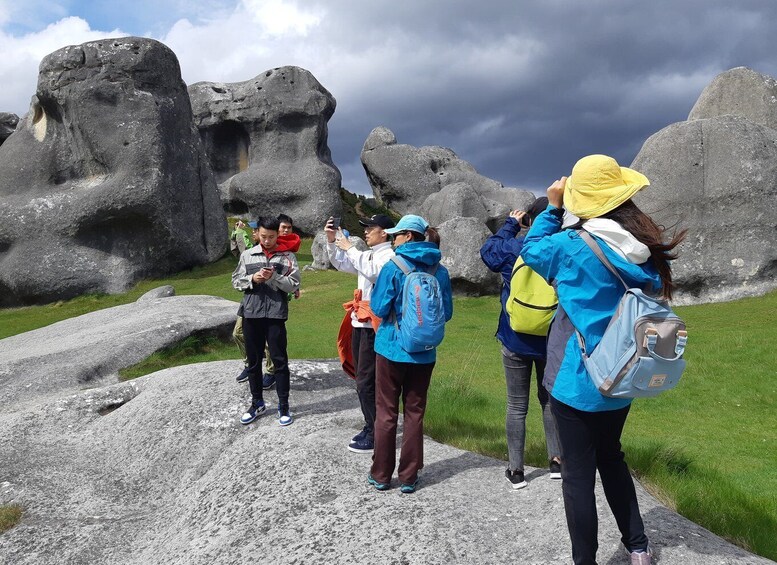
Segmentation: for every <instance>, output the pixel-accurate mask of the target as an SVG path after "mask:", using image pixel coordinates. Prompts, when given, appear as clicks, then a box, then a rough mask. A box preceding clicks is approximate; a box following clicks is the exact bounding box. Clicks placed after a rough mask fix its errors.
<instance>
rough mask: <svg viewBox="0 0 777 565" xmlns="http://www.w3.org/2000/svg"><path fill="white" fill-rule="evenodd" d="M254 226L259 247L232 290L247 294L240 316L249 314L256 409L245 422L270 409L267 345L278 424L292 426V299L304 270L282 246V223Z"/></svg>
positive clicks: (248, 255)
mask: <svg viewBox="0 0 777 565" xmlns="http://www.w3.org/2000/svg"><path fill="white" fill-rule="evenodd" d="M249 225H251V227H252V228H254V231H255V232H258V233H257V234H256V235H257V238H258V240H259V245H255V246H254V247H252V248H251V249H247V250H246V251H244V252H243V253H242V254H241V255H240V261H239V262H238V265H237V268H236V269H235V272H234V273H232V286H233V287H234V288H235V289H237V290H241V291H243V292H244V295H243V300H242V302H241V303H240V311H239V312H238V314H240V315H242V316H243V333H244V335H245V340H246V353H247V354H248V384H249V386H250V388H251V406H250V407H249V408H248V410H247V411H246V413H245V414H243V416H242V417H241V418H240V422H241V423H242V424H250V423H251V422H253V421H254V420H256V419H257V418H258V417H259V416H260V415H261V414H262V413H263V412H264V411H265V410H266V406H265V403H264V398H263V394H262V361H263V357H264V345H265V343H266V344H267V348H268V349H269V351H270V358H271V359H272V362H273V364H274V365H275V378H276V385H275V388H276V392H277V393H278V423H280V425H282V426H288V425H289V424H291V423H292V422H293V419H292V416H291V412H290V411H289V358H288V354H287V352H286V320H287V319H288V317H289V304H288V300H287V296H288V294H289V293H293V292H295V291H297V290H299V283H300V273H299V266H298V265H297V258H296V257H295V256H294V254H293V253H291V252H288V251H282V250H280V249H279V248H278V228H279V222H278V220H277V219H275V218H262V219H260V220H259V221H258V222H251V224H249Z"/></svg>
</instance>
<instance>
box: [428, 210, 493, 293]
mask: <svg viewBox="0 0 777 565" xmlns="http://www.w3.org/2000/svg"><path fill="white" fill-rule="evenodd" d="M437 229H438V230H439V232H440V251H441V252H442V261H441V262H442V264H443V265H445V268H447V269H448V272H449V274H450V276H451V285H452V286H453V291H454V293H456V294H467V295H472V296H479V295H481V294H494V293H497V292H499V289H500V288H501V284H502V279H501V278H500V275H499V274H498V273H492V272H491V271H489V270H488V269H487V268H486V266H485V265H483V261H482V260H481V259H480V248H481V246H482V245H483V243H484V242H485V241H486V238H487V237H488V236H489V235H491V232H490V231H489V230H488V228H486V226H485V225H484V224H483V222H481V221H480V220H479V219H477V218H452V219H450V220H448V221H446V222H444V223H442V224H440V225H439V226H438V228H437Z"/></svg>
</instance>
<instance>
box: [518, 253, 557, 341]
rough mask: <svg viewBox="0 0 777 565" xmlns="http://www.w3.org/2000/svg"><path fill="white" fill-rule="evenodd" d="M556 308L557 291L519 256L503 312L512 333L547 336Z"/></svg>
mask: <svg viewBox="0 0 777 565" xmlns="http://www.w3.org/2000/svg"><path fill="white" fill-rule="evenodd" d="M556 308H558V297H557V296H556V291H555V290H554V289H553V287H552V286H550V285H549V284H548V283H546V282H545V279H543V278H542V277H541V276H540V275H538V274H537V273H535V272H534V271H533V270H532V268H531V267H529V266H528V265H526V264H525V263H524V262H523V257H521V256H518V259H516V261H515V265H514V266H513V274H512V276H511V277H510V296H508V298H507V304H506V305H505V310H506V311H507V316H508V318H509V319H510V327H511V328H512V329H513V331H516V332H519V333H522V334H530V335H548V327H549V326H550V320H551V319H552V318H553V314H555V312H556Z"/></svg>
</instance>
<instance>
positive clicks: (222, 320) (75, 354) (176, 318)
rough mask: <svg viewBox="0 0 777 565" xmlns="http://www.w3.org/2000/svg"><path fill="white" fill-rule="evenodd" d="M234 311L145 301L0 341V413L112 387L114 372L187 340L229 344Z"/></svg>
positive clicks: (198, 303) (195, 299) (216, 303)
mask: <svg viewBox="0 0 777 565" xmlns="http://www.w3.org/2000/svg"><path fill="white" fill-rule="evenodd" d="M162 288H164V287H162ZM235 295H236V296H235V298H236V299H238V298H240V293H237V292H236V293H235ZM237 308H238V304H237V303H236V302H232V301H231V300H225V299H223V298H216V297H214V296H167V297H161V298H151V297H150V296H148V295H146V296H145V297H141V298H140V299H138V300H137V301H135V302H133V303H131V304H125V305H122V306H115V307H113V308H106V309H104V310H98V311H96V312H90V313H89V314H84V315H83V316H78V317H76V318H70V319H68V320H63V321H61V322H57V323H55V324H51V325H49V326H46V327H43V328H40V329H37V330H34V331H31V332H26V333H24V334H20V335H15V336H12V337H8V338H5V339H3V340H0V406H9V405H10V404H12V403H13V402H17V401H28V400H31V399H33V398H38V397H45V396H49V395H53V396H61V395H62V394H65V393H69V392H74V391H76V390H79V389H82V388H92V387H95V386H98V385H101V384H102V385H105V384H106V383H115V382H116V381H117V372H118V371H119V369H123V368H125V367H129V366H130V365H133V364H135V363H139V362H140V361H142V360H143V359H145V358H146V357H148V356H149V355H151V354H152V353H154V352H156V351H159V350H160V349H164V348H166V347H170V346H172V345H175V344H177V343H180V342H181V341H183V340H184V339H186V338H187V337H189V336H192V335H218V336H222V337H228V336H230V335H231V333H232V328H233V326H234V324H235V316H236V315H237Z"/></svg>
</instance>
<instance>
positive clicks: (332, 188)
mask: <svg viewBox="0 0 777 565" xmlns="http://www.w3.org/2000/svg"><path fill="white" fill-rule="evenodd" d="M189 95H190V97H191V102H192V109H193V111H194V120H195V123H196V125H197V127H198V128H199V131H200V135H201V137H202V140H203V142H204V145H205V148H206V152H207V154H208V159H209V161H210V164H211V167H212V169H213V171H214V172H215V175H216V178H217V180H218V182H219V188H220V191H221V198H222V201H223V204H224V208H225V209H226V210H227V211H228V212H230V213H235V214H244V213H246V212H247V213H248V214H249V215H251V216H254V217H257V216H263V215H272V216H275V215H278V214H279V213H284V214H288V215H290V216H291V217H292V218H294V227H295V228H297V229H298V230H300V231H301V232H303V233H306V234H313V233H315V232H316V230H317V229H318V228H319V227H320V226H321V224H322V222H323V221H324V220H325V219H326V218H328V217H329V216H340V215H341V209H342V203H341V200H340V184H341V180H342V179H341V176H340V171H339V170H338V169H337V167H336V166H335V165H334V163H333V162H332V157H331V154H330V152H329V146H328V145H327V135H328V134H327V131H328V130H327V122H328V121H329V119H330V118H331V117H332V114H333V113H334V111H335V104H336V103H335V99H334V97H333V96H332V95H331V94H330V93H329V91H328V90H327V89H326V88H324V87H323V86H321V84H320V83H319V82H318V81H317V80H316V78H315V77H314V76H313V75H312V74H311V73H310V72H308V71H306V70H305V69H301V68H299V67H279V68H276V69H272V70H269V71H266V72H264V73H262V74H260V75H259V76H257V77H256V78H253V79H251V80H247V81H245V82H236V83H212V82H198V83H196V84H193V85H191V86H190V87H189Z"/></svg>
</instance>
